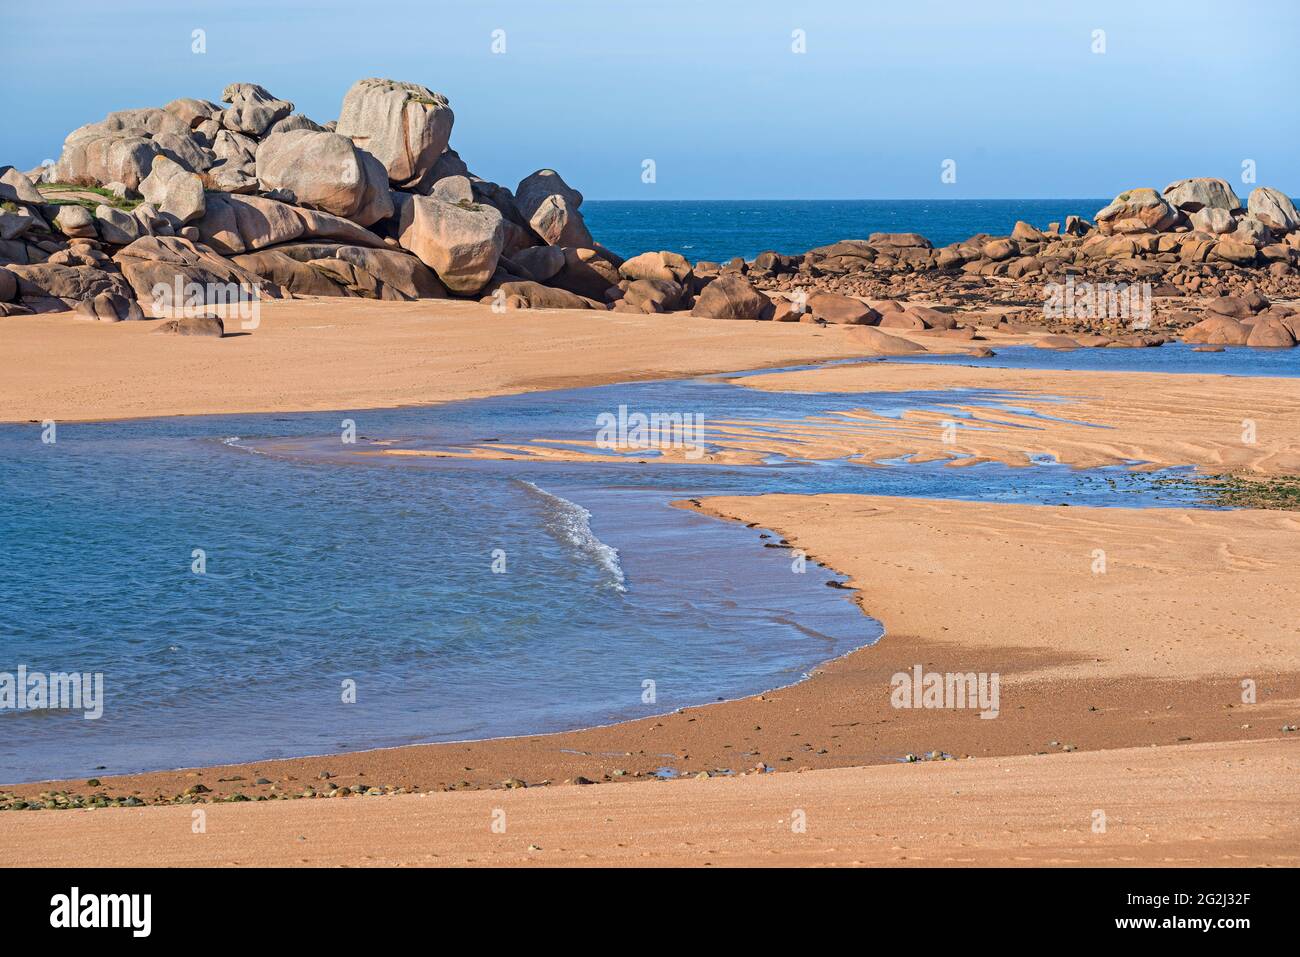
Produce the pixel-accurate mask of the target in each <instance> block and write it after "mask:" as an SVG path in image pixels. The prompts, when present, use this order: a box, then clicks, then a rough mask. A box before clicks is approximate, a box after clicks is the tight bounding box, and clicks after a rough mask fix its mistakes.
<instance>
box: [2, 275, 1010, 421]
mask: <svg viewBox="0 0 1300 957" xmlns="http://www.w3.org/2000/svg"><path fill="white" fill-rule="evenodd" d="M155 331H156V324H154V323H148V322H135V323H122V324H104V323H95V322H76V321H72V320H70V319H69V318H68V317H67V315H62V314H56V315H51V316H31V317H22V318H19V319H15V320H13V321H9V322H2V323H0V422H31V421H35V422H41V421H44V420H46V419H54V420H57V421H65V420H78V421H80V420H101V419H123V418H136V417H144V416H158V415H207V414H217V413H238V412H310V411H320V410H334V409H350V410H358V409H371V408H392V407H394V406H401V405H417V404H428V403H433V402H446V401H449V400H453V399H474V398H482V397H484V396H489V395H502V394H505V393H510V392H527V391H537V390H542V389H560V388H574V387H578V386H589V385H600V384H603V383H607V382H622V381H628V380H633V379H653V378H671V377H674V376H684V375H702V374H705V373H711V372H728V371H733V370H736V369H758V368H763V367H766V366H777V365H788V364H799V363H805V362H814V361H819V360H823V359H844V358H853V357H857V356H870V355H874V354H875V351H874V350H873V349H872V348H871V347H870V346H869V345H868V344H866V343H864V342H862V341H861V340H860V338H859V337H858V336H857V335H856V334H855V330H852V329H850V328H848V327H844V326H831V327H826V328H822V327H819V326H815V325H809V324H801V323H775V322H763V323H757V322H719V321H716V320H710V319H699V318H692V317H690V316H687V315H684V314H682V315H671V316H664V315H649V316H647V315H632V314H628V313H592V312H589V311H574V310H564V309H555V310H527V311H524V310H513V311H510V312H507V313H504V314H497V313H494V312H493V311H492V309H491V308H490V307H488V306H485V305H481V304H479V303H476V302H464V301H452V300H445V299H432V300H424V301H421V302H412V303H397V302H374V301H365V300H355V299H350V300H339V299H301V300H292V301H285V302H267V303H263V304H262V307H261V316H260V320H259V325H258V327H257V328H256V329H255V330H253V331H251V332H247V333H243V334H236V335H231V336H227V337H225V338H221V339H206V338H181V339H177V338H175V337H170V336H159V335H155V334H154V333H155ZM990 335H991V337H992V339H993V340H995V341H996V342H1020V341H1025V340H1026V339H1027V338H1028V337H1025V336H1016V335H999V334H998V333H991V334H990ZM916 338H917V341H921V342H925V343H926V344H927V348H929V349H930V350H931V351H934V352H945V351H951V352H963V351H966V348H965V347H963V346H962V345H961V344H960V343H956V342H952V341H947V340H943V339H935V338H933V337H916Z"/></svg>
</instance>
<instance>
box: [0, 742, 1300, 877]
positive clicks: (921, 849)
mask: <svg viewBox="0 0 1300 957" xmlns="http://www.w3.org/2000/svg"><path fill="white" fill-rule="evenodd" d="M1296 771H1297V758H1296V751H1295V748H1294V747H1293V746H1290V745H1287V744H1285V743H1282V742H1275V741H1270V742H1259V743H1257V744H1255V745H1253V746H1251V747H1250V748H1249V749H1245V750H1243V749H1242V748H1240V747H1239V746H1235V745H1224V744H1202V745H1180V746H1178V747H1172V748H1160V749H1155V750H1152V749H1149V748H1143V749H1135V750H1120V751H1103V752H1098V753H1095V754H1065V755H1051V756H1042V757H1018V758H1000V759H992V760H989V761H963V762H944V763H942V764H924V765H911V766H907V767H871V768H844V769H840V770H828V771H811V772H808V773H805V774H772V775H764V776H761V777H748V778H741V779H738V780H737V779H714V780H709V781H678V782H670V783H666V784H660V785H653V786H652V785H644V786H641V785H632V784H626V785H623V784H620V785H609V786H606V787H598V788H576V787H568V788H538V789H531V788H530V789H528V790H516V791H491V792H475V793H468V794H439V795H404V796H397V797H388V798H373V799H357V800H347V801H297V802H292V803H288V802H276V803H273V804H258V805H221V806H213V807H210V808H207V809H206V810H205V814H206V820H205V827H206V831H205V832H204V833H200V834H196V833H194V829H193V824H194V818H193V809H191V808H186V807H165V808H140V809H135V810H128V809H123V810H119V811H113V812H107V813H106V812H82V811H75V812H67V813H64V814H34V815H26V816H24V820H23V821H22V822H21V826H19V825H13V824H10V823H9V820H8V818H9V817H10V816H9V815H6V816H5V818H4V819H3V820H0V834H3V836H4V841H3V842H2V843H0V866H12V865H15V864H22V865H31V864H35V863H40V864H45V865H49V866H59V865H64V866H82V865H86V864H96V865H102V866H111V867H132V866H148V865H153V866H171V867H181V866H202V867H248V866H254V867H256V866H290V865H297V866H302V867H309V866H311V867H411V866H426V867H452V866H460V867H557V866H571V867H608V866H623V867H683V866H698V867H709V866H712V867H718V866H721V867H791V866H816V867H859V866H894V867H906V866H949V867H963V866H966V867H993V866H1005V867H1044V866H1072V867H1079V866H1084V867H1086V866H1101V865H1144V866H1184V867H1186V866H1207V867H1226V866H1240V865H1246V864H1249V865H1272V866H1288V867H1294V866H1296V864H1297V863H1300V825H1297V823H1296V818H1295V814H1294V804H1293V802H1294V795H1293V789H1292V782H1293V781H1294V779H1295V774H1296ZM1243 780H1244V781H1245V782H1246V783H1245V784H1243ZM1099 812H1100V814H1103V815H1105V830H1104V831H1095V830H1094V822H1096V821H1100V820H1102V818H1100V817H1098V816H1097V815H1098V813H1099ZM494 821H500V822H503V823H504V831H493V830H492V825H493V822H494ZM800 828H802V829H800Z"/></svg>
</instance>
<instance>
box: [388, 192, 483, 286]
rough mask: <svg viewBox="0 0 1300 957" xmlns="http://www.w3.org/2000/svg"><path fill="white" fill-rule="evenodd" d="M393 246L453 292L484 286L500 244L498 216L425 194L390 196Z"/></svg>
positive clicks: (478, 207) (479, 206)
mask: <svg viewBox="0 0 1300 957" xmlns="http://www.w3.org/2000/svg"><path fill="white" fill-rule="evenodd" d="M394 195H395V197H396V198H397V200H398V208H397V222H398V242H399V243H400V244H401V247H402V248H403V249H406V250H409V251H411V252H413V253H415V255H416V256H417V257H418V258H419V259H420V261H421V262H422V263H424V264H425V265H426V266H428V267H429V268H430V269H432V270H433V271H434V272H436V273H437V274H438V278H439V279H441V280H442V281H443V284H444V285H446V287H447V288H448V289H449V290H451V291H452V292H454V293H459V294H461V295H468V294H471V293H476V292H478V291H479V290H481V289H482V288H483V287H484V286H486V285H487V283H488V280H490V279H491V278H492V274H493V273H494V272H496V268H497V263H498V261H499V260H500V259H501V249H502V246H503V244H504V242H505V229H504V226H503V223H502V219H501V213H500V212H499V211H498V210H497V209H495V208H494V207H492V206H488V205H485V204H482V203H445V202H443V201H442V200H440V199H434V198H433V197H431V196H415V195H412V194H410V193H396V194H394Z"/></svg>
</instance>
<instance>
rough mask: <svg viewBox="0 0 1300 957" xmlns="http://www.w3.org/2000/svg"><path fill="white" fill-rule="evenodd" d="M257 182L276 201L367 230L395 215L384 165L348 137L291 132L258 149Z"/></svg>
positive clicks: (264, 141)
mask: <svg viewBox="0 0 1300 957" xmlns="http://www.w3.org/2000/svg"><path fill="white" fill-rule="evenodd" d="M256 168H257V181H258V183H259V184H260V186H261V188H262V189H263V190H265V191H267V192H272V193H274V194H275V195H276V196H277V197H280V198H283V199H286V200H288V201H289V202H292V203H296V204H297V205H299V206H305V207H307V208H308V209H319V210H322V211H324V212H327V213H333V214H334V215H335V216H342V217H343V218H344V219H350V220H352V221H353V222H354V223H357V224H358V225H360V226H371V225H373V224H374V223H377V222H379V221H380V220H381V219H387V218H388V217H389V216H391V215H392V214H393V199H392V194H391V192H390V191H389V188H388V173H387V171H386V170H385V169H384V167H383V164H381V163H380V162H379V160H377V159H375V158H374V157H373V156H371V155H370V154H369V153H367V152H365V151H364V150H360V149H358V148H357V147H356V146H355V145H354V144H353V142H352V141H351V140H350V139H348V138H347V137H346V136H340V135H339V134H338V133H317V132H315V131H313V130H305V129H304V130H290V131H289V132H287V133H276V134H274V135H272V136H268V137H267V138H266V139H264V140H263V141H262V142H261V144H260V145H259V146H258V148H257V159H256Z"/></svg>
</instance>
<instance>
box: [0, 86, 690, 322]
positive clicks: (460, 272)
mask: <svg viewBox="0 0 1300 957" xmlns="http://www.w3.org/2000/svg"><path fill="white" fill-rule="evenodd" d="M223 104H224V105H223ZM453 119H454V117H453V114H452V110H451V106H450V104H449V103H448V102H447V99H446V97H444V96H442V95H440V94H438V93H434V92H433V91H432V90H429V89H427V88H426V87H423V86H419V85H417V84H414V83H399V82H395V81H392V80H381V79H366V80H361V81H359V82H358V83H356V84H354V85H353V86H352V87H351V88H350V89H349V90H348V91H347V94H346V96H345V97H344V99H343V103H342V106H341V109H340V111H339V118H338V119H337V120H336V121H331V122H329V123H324V124H320V123H316V122H314V121H313V120H311V119H309V118H308V117H306V116H304V115H302V114H300V113H295V112H294V105H293V103H291V102H289V101H288V100H282V99H280V98H278V97H276V96H274V95H273V94H271V93H270V92H269V91H267V90H266V89H264V88H262V87H260V86H257V85H256V84H252V83H235V84H232V85H230V86H228V87H227V88H226V89H225V91H224V92H223V93H222V104H218V103H213V102H209V101H207V100H198V99H188V98H187V99H180V100H175V101H173V102H171V103H168V104H167V105H166V106H163V107H157V108H146V109H135V110H123V111H119V112H116V113H112V114H110V115H109V116H108V117H106V118H105V119H104V120H101V121H100V122H97V123H91V124H88V125H86V126H83V127H81V128H79V129H77V130H74V131H73V132H72V133H71V134H70V135H69V136H68V137H67V140H66V141H65V142H64V146H63V152H62V154H61V156H60V158H59V160H58V162H57V163H54V164H53V165H49V166H46V167H42V168H40V169H38V170H34V171H32V172H31V173H29V174H26V175H25V174H23V173H21V172H19V171H17V170H15V169H13V168H11V167H4V168H2V172H0V203H2V204H3V207H2V208H0V315H16V314H25V313H39V312H60V311H66V310H71V311H72V312H73V313H74V314H75V315H78V316H83V317H86V318H97V319H106V320H107V319H134V318H140V317H142V316H144V315H150V316H155V315H168V314H171V313H172V312H174V311H175V309H174V308H173V307H174V306H175V305H177V303H175V302H174V300H175V296H174V295H170V293H169V291H170V290H185V293H184V295H185V301H184V305H185V306H186V307H202V306H204V305H208V304H211V303H222V302H227V301H229V300H228V298H227V292H226V291H225V290H223V289H219V288H218V287H221V286H222V285H223V284H224V285H229V284H238V285H240V286H241V287H248V288H249V289H255V290H256V293H255V295H257V296H259V297H281V296H358V297H365V298H375V299H393V300H410V299H423V298H441V297H446V296H449V295H452V296H473V297H476V298H477V297H485V296H486V297H488V298H489V299H491V300H492V301H494V302H500V303H502V304H503V305H505V306H507V307H510V306H515V307H518V306H521V305H524V306H536V307H555V306H564V307H570V306H575V305H578V304H581V305H582V306H585V307H592V308H595V307H598V308H602V309H604V308H608V307H609V304H610V301H611V298H616V299H620V300H621V299H622V289H620V288H618V287H619V286H620V284H623V285H625V286H632V285H633V284H634V280H624V278H623V276H622V275H621V274H620V269H621V268H622V267H623V266H624V263H623V261H622V260H621V259H620V258H619V257H618V256H616V255H614V254H613V253H611V252H609V251H608V250H605V249H603V248H602V247H601V246H600V245H599V244H597V243H596V242H595V241H594V240H593V239H592V236H591V233H590V231H589V230H588V229H587V227H586V224H585V223H584V221H583V216H582V212H581V210H580V207H581V205H582V194H581V193H579V192H578V191H577V190H575V189H573V188H571V187H570V186H569V185H568V184H567V183H565V182H564V180H563V178H561V176H560V175H559V174H558V173H556V172H555V171H554V170H549V169H542V170H538V171H537V172H535V173H533V174H531V175H529V176H527V177H525V178H524V179H523V180H522V181H521V182H520V183H519V184H518V186H517V188H516V189H515V190H513V191H512V190H510V189H509V188H507V187H505V186H502V185H500V184H497V183H492V182H489V181H487V180H484V179H482V178H480V177H478V176H475V175H474V174H473V173H471V172H470V170H469V168H468V167H467V166H466V164H465V163H464V162H463V161H462V160H461V158H460V156H459V155H458V154H457V153H456V151H455V150H453V149H451V148H450V147H449V145H448V143H449V139H450V136H451V131H452V123H453ZM678 258H679V259H680V257H678ZM683 263H684V261H683ZM678 273H679V275H678V277H677V278H678V279H679V280H683V281H684V283H685V284H684V285H683V284H681V283H679V286H680V287H681V288H680V289H679V290H678V291H677V292H676V293H674V292H673V291H672V290H670V289H668V288H666V287H665V288H664V289H658V290H649V289H644V288H642V287H640V286H638V287H637V288H636V289H634V290H633V292H632V296H631V297H630V299H629V302H628V303H627V304H625V307H630V304H631V303H635V304H637V306H638V307H641V308H645V309H648V310H653V309H654V308H679V307H681V306H682V305H683V303H687V300H686V299H684V298H683V297H684V296H686V295H687V292H686V289H687V287H688V286H689V284H690V280H689V276H690V273H691V270H690V267H689V265H686V266H685V268H684V269H679V270H678ZM611 287H613V289H614V290H616V294H615V295H614V296H612V297H611ZM196 289H197V290H198V292H197V294H195V293H194V292H193V290H196ZM206 289H214V290H217V291H214V292H213V293H212V294H211V296H210V297H207V294H206V293H204V292H203V290H206ZM695 291H696V290H695V289H694V288H691V289H690V290H689V295H693V294H694V292H695ZM687 304H688V303H687Z"/></svg>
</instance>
